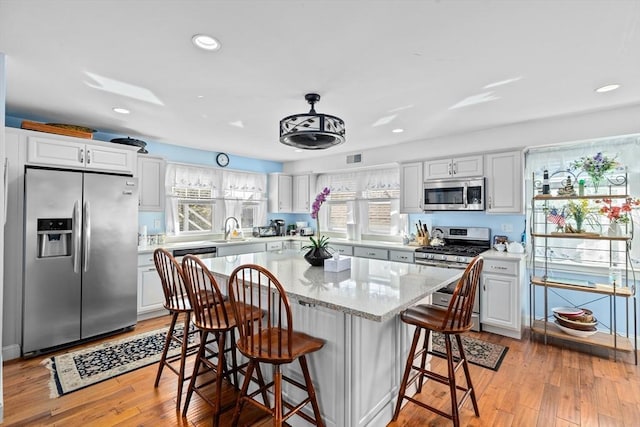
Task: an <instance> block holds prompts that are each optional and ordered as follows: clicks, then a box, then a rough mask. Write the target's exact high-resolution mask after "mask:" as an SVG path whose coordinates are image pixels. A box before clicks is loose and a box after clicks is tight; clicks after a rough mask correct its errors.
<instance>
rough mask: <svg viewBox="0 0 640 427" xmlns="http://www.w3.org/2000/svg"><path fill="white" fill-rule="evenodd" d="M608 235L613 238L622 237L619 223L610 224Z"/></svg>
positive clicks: (612, 222)
mask: <svg viewBox="0 0 640 427" xmlns="http://www.w3.org/2000/svg"><path fill="white" fill-rule="evenodd" d="M607 235H608V236H611V237H616V236H620V235H621V232H620V224H618V221H611V222H610V223H609V230H608V231H607Z"/></svg>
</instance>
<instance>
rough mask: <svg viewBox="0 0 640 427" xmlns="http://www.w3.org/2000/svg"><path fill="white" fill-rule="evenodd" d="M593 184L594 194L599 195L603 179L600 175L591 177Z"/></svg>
mask: <svg viewBox="0 0 640 427" xmlns="http://www.w3.org/2000/svg"><path fill="white" fill-rule="evenodd" d="M590 177H591V184H592V185H593V194H598V189H599V188H600V181H602V177H601V176H598V175H590Z"/></svg>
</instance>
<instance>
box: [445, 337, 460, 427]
mask: <svg viewBox="0 0 640 427" xmlns="http://www.w3.org/2000/svg"><path fill="white" fill-rule="evenodd" d="M444 343H445V347H446V349H447V367H448V371H449V390H450V392H451V420H452V421H453V425H454V427H458V426H459V425H460V417H459V415H458V398H457V395H456V371H455V369H454V366H453V348H452V346H451V337H450V336H449V334H444Z"/></svg>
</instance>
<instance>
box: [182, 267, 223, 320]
mask: <svg viewBox="0 0 640 427" xmlns="http://www.w3.org/2000/svg"><path fill="white" fill-rule="evenodd" d="M182 271H183V273H184V278H185V282H186V284H187V291H188V292H189V300H190V301H191V306H192V307H193V313H194V317H195V322H194V323H195V325H196V326H198V327H212V326H213V327H227V326H228V325H230V322H229V315H230V314H231V313H227V310H226V309H225V305H224V296H223V295H222V292H221V291H220V287H219V286H218V282H216V279H215V278H214V277H213V274H211V272H210V271H209V269H208V268H207V266H206V265H205V264H204V262H203V261H202V260H201V259H200V258H198V257H197V256H194V255H186V256H185V257H184V258H183V259H182ZM214 308H215V309H214Z"/></svg>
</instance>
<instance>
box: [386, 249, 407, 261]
mask: <svg viewBox="0 0 640 427" xmlns="http://www.w3.org/2000/svg"><path fill="white" fill-rule="evenodd" d="M389 260H391V261H398V262H408V263H413V252H407V251H389Z"/></svg>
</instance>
